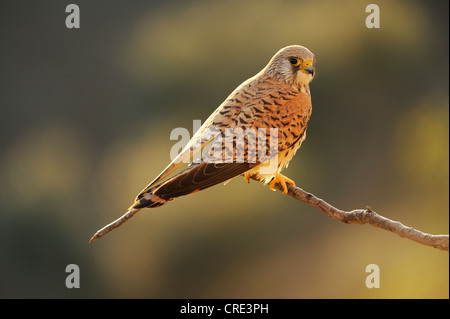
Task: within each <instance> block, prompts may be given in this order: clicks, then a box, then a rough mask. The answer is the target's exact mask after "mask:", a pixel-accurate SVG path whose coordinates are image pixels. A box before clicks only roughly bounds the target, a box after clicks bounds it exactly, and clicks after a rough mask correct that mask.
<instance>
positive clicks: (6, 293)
mask: <svg viewBox="0 0 450 319" xmlns="http://www.w3.org/2000/svg"><path fill="white" fill-rule="evenodd" d="M76 3H77V4H78V5H79V6H80V9H81V29H79V30H68V29H66V28H65V25H64V21H65V17H66V13H65V6H66V5H67V4H68V3H67V4H66V3H64V2H60V1H56V0H54V1H50V0H45V1H39V2H28V1H14V2H12V1H10V2H2V4H1V5H0V39H1V41H2V49H1V50H0V63H1V70H2V72H1V76H0V81H1V85H0V91H1V92H0V106H1V117H0V132H1V134H0V150H1V151H0V176H1V179H0V208H1V211H0V220H1V222H0V248H1V252H2V256H1V262H0V274H1V277H0V297H3V298H29V297H32V298H48V297H51V298H55V297H56V298H80V297H83V298H109V297H112V298H448V297H449V294H448V291H449V278H448V274H449V264H448V253H446V252H441V251H438V250H436V249H433V248H429V247H424V246H421V245H419V244H416V243H414V242H411V241H409V240H405V239H401V238H400V237H398V236H396V235H393V234H391V233H389V232H386V231H383V230H379V229H375V228H373V227H370V226H367V225H365V226H359V225H351V226H349V225H344V224H340V223H338V222H336V221H334V220H331V219H330V218H328V217H326V216H325V215H323V214H322V213H320V212H319V211H317V210H314V209H312V208H311V207H309V206H306V205H304V204H302V203H300V202H298V201H295V200H293V199H292V198H290V197H285V196H283V195H282V194H281V193H280V192H270V191H269V189H268V187H265V186H263V185H259V184H258V183H256V182H251V183H250V185H247V184H246V183H245V181H244V179H241V178H238V179H236V180H233V181H232V182H230V183H229V184H227V185H226V186H223V185H218V186H216V187H214V188H211V189H208V190H205V191H202V192H199V193H197V194H194V195H191V196H187V197H184V198H180V199H178V200H176V201H174V202H173V203H170V204H168V205H166V206H163V207H161V208H158V209H155V210H148V211H143V212H141V213H140V214H138V215H137V216H136V217H135V218H133V220H131V221H129V222H128V223H126V224H125V225H124V226H123V227H121V228H120V229H117V230H115V231H114V232H113V233H111V234H109V235H107V236H106V237H105V238H102V239H101V240H99V241H97V242H95V243H94V244H93V245H89V244H88V240H89V238H90V236H91V235H92V234H93V232H94V231H96V230H97V229H98V228H99V227H101V226H103V225H104V224H106V223H109V222H110V221H112V220H113V219H115V218H117V217H118V216H120V215H121V214H122V213H123V212H124V211H125V209H126V208H127V207H128V206H129V205H130V204H131V203H132V201H133V199H134V196H135V195H136V194H137V192H139V191H140V190H141V189H142V188H143V187H144V186H145V185H147V183H148V182H150V181H151V180H152V179H153V178H154V177H155V176H156V175H157V174H158V173H159V172H160V171H161V170H162V169H163V168H164V167H165V166H166V165H167V164H168V163H169V161H170V158H169V152H170V149H171V147H172V145H173V144H174V143H175V141H171V140H170V139H169V136H170V132H171V130H172V129H173V128H175V127H185V128H188V129H189V130H190V131H191V127H192V120H194V119H201V120H205V119H206V118H207V116H208V115H209V114H210V113H211V112H212V111H213V110H214V109H215V108H216V107H217V106H218V105H219V104H220V103H221V102H222V101H223V100H224V98H225V97H226V96H227V95H228V94H229V93H230V92H231V91H232V90H233V89H234V88H235V87H236V86H237V85H239V84H240V83H241V82H242V81H244V80H245V79H247V78H248V77H250V76H252V75H254V74H255V73H257V72H258V71H259V70H260V69H261V68H262V67H263V66H264V65H265V64H266V63H267V62H268V60H269V59H270V58H271V57H272V55H273V54H274V53H275V52H276V51H278V50H279V49H280V48H282V47H284V46H286V45H290V44H301V45H304V46H307V47H308V48H309V49H311V50H312V51H313V52H314V53H315V54H316V57H317V70H318V73H317V76H316V79H315V80H314V81H313V82H312V84H311V90H312V97H313V115H312V118H311V122H310V125H309V128H308V138H307V140H306V141H305V143H303V146H302V148H301V150H300V151H299V152H298V153H297V155H296V156H295V158H294V159H293V161H292V162H291V164H290V166H289V169H287V170H286V171H285V172H286V175H288V176H289V177H290V178H292V179H294V180H295V181H296V183H297V185H299V186H300V187H302V188H304V189H305V190H308V191H310V192H313V193H315V194H316V195H317V196H320V197H322V198H324V199H326V200H327V201H329V202H330V203H332V204H334V205H336V206H337V207H339V208H342V209H349V210H351V209H355V208H363V207H365V206H366V205H370V206H371V207H372V209H374V210H375V211H377V212H379V213H380V214H382V215H384V216H386V217H388V218H391V219H395V220H400V221H401V222H403V223H404V224H406V225H408V226H412V227H415V228H417V229H420V230H422V231H425V232H430V233H434V234H438V233H446V234H448V233H449V230H448V225H449V220H448V216H449V213H448V212H449V196H448V192H449V111H448V110H449V98H448V85H449V81H448V79H449V77H448V66H449V65H448V61H449V59H448V57H449V53H448V2H447V1H395V2H393V1H378V2H377V4H378V5H379V7H380V10H381V28H380V29H367V28H366V27H365V24H364V22H365V18H366V16H367V13H366V12H365V6H366V5H367V4H368V3H365V2H357V1H339V2H338V1H331V0H320V1H248V0H246V1H237V0H234V1H166V2H156V1H155V2H149V1H137V0H136V1H133V2H129V1H124V0H115V1H95V2H92V1H86V0H80V1H77V2H76ZM24 8H26V10H25V9H24ZM70 263H75V264H78V265H79V266H80V269H81V288H80V289H72V290H69V289H67V288H66V287H65V285H64V282H65V277H66V275H67V274H66V273H65V272H64V271H65V267H66V265H68V264H70ZM372 263H375V264H377V265H379V267H380V271H381V288H379V289H367V288H366V286H365V278H366V276H367V273H365V267H366V265H368V264H372Z"/></svg>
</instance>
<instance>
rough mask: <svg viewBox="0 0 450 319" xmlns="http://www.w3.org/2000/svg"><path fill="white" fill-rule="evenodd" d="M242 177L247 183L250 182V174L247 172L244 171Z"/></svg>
mask: <svg viewBox="0 0 450 319" xmlns="http://www.w3.org/2000/svg"><path fill="white" fill-rule="evenodd" d="M244 178H245V180H246V181H247V183H248V184H250V175H249V174H247V173H244Z"/></svg>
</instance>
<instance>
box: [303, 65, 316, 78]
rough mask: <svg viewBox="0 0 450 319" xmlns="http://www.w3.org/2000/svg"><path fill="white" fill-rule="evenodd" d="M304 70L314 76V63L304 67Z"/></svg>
mask: <svg viewBox="0 0 450 319" xmlns="http://www.w3.org/2000/svg"><path fill="white" fill-rule="evenodd" d="M303 71H305V72H306V73H309V74H311V75H312V76H314V67H313V66H312V65H310V66H308V67H307V68H304V69H303Z"/></svg>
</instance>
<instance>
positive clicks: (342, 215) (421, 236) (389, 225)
mask: <svg viewBox="0 0 450 319" xmlns="http://www.w3.org/2000/svg"><path fill="white" fill-rule="evenodd" d="M253 179H254V180H257V179H256V178H253ZM287 186H288V194H289V195H290V196H292V197H294V198H295V199H297V200H299V201H301V202H303V203H305V204H308V205H310V206H312V207H314V208H317V209H319V210H320V211H322V212H323V213H325V214H326V215H328V216H329V217H331V218H333V219H335V220H338V221H340V222H343V223H346V224H370V225H372V226H374V227H378V228H382V229H384V230H387V231H390V232H393V233H395V234H397V235H399V236H400V237H403V238H407V239H410V240H413V241H415V242H417V243H419V244H422V245H426V246H431V247H435V248H437V249H440V250H446V251H448V242H449V236H448V235H431V234H427V233H424V232H421V231H419V230H417V229H414V228H412V227H408V226H405V225H403V224H402V223H400V222H398V221H393V220H391V219H389V218H386V217H383V216H381V215H379V214H377V213H375V212H374V211H372V210H371V209H370V207H369V206H367V208H366V209H355V210H352V211H350V212H346V211H343V210H340V209H338V208H336V207H334V206H332V205H330V204H328V203H327V202H326V201H324V200H323V199H320V198H318V197H316V196H314V195H313V194H310V193H307V192H305V191H304V190H303V189H301V188H299V187H296V186H293V185H287ZM275 188H276V189H278V190H280V191H283V186H281V185H280V184H279V183H278V184H276V185H275Z"/></svg>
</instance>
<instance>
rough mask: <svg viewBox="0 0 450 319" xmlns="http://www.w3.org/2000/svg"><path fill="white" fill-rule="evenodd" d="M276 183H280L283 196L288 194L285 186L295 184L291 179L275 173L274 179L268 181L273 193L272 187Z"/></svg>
mask: <svg viewBox="0 0 450 319" xmlns="http://www.w3.org/2000/svg"><path fill="white" fill-rule="evenodd" d="M277 183H280V184H281V186H283V194H287V193H288V189H287V185H286V184H291V185H293V186H295V182H294V181H293V180H292V179H290V178H287V177H286V176H284V175H281V174H280V173H277V174H276V175H275V177H274V178H273V179H272V180H271V181H270V184H269V186H270V189H271V190H273V191H275V189H274V188H273V187H274V186H275V185H276V184H277Z"/></svg>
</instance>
